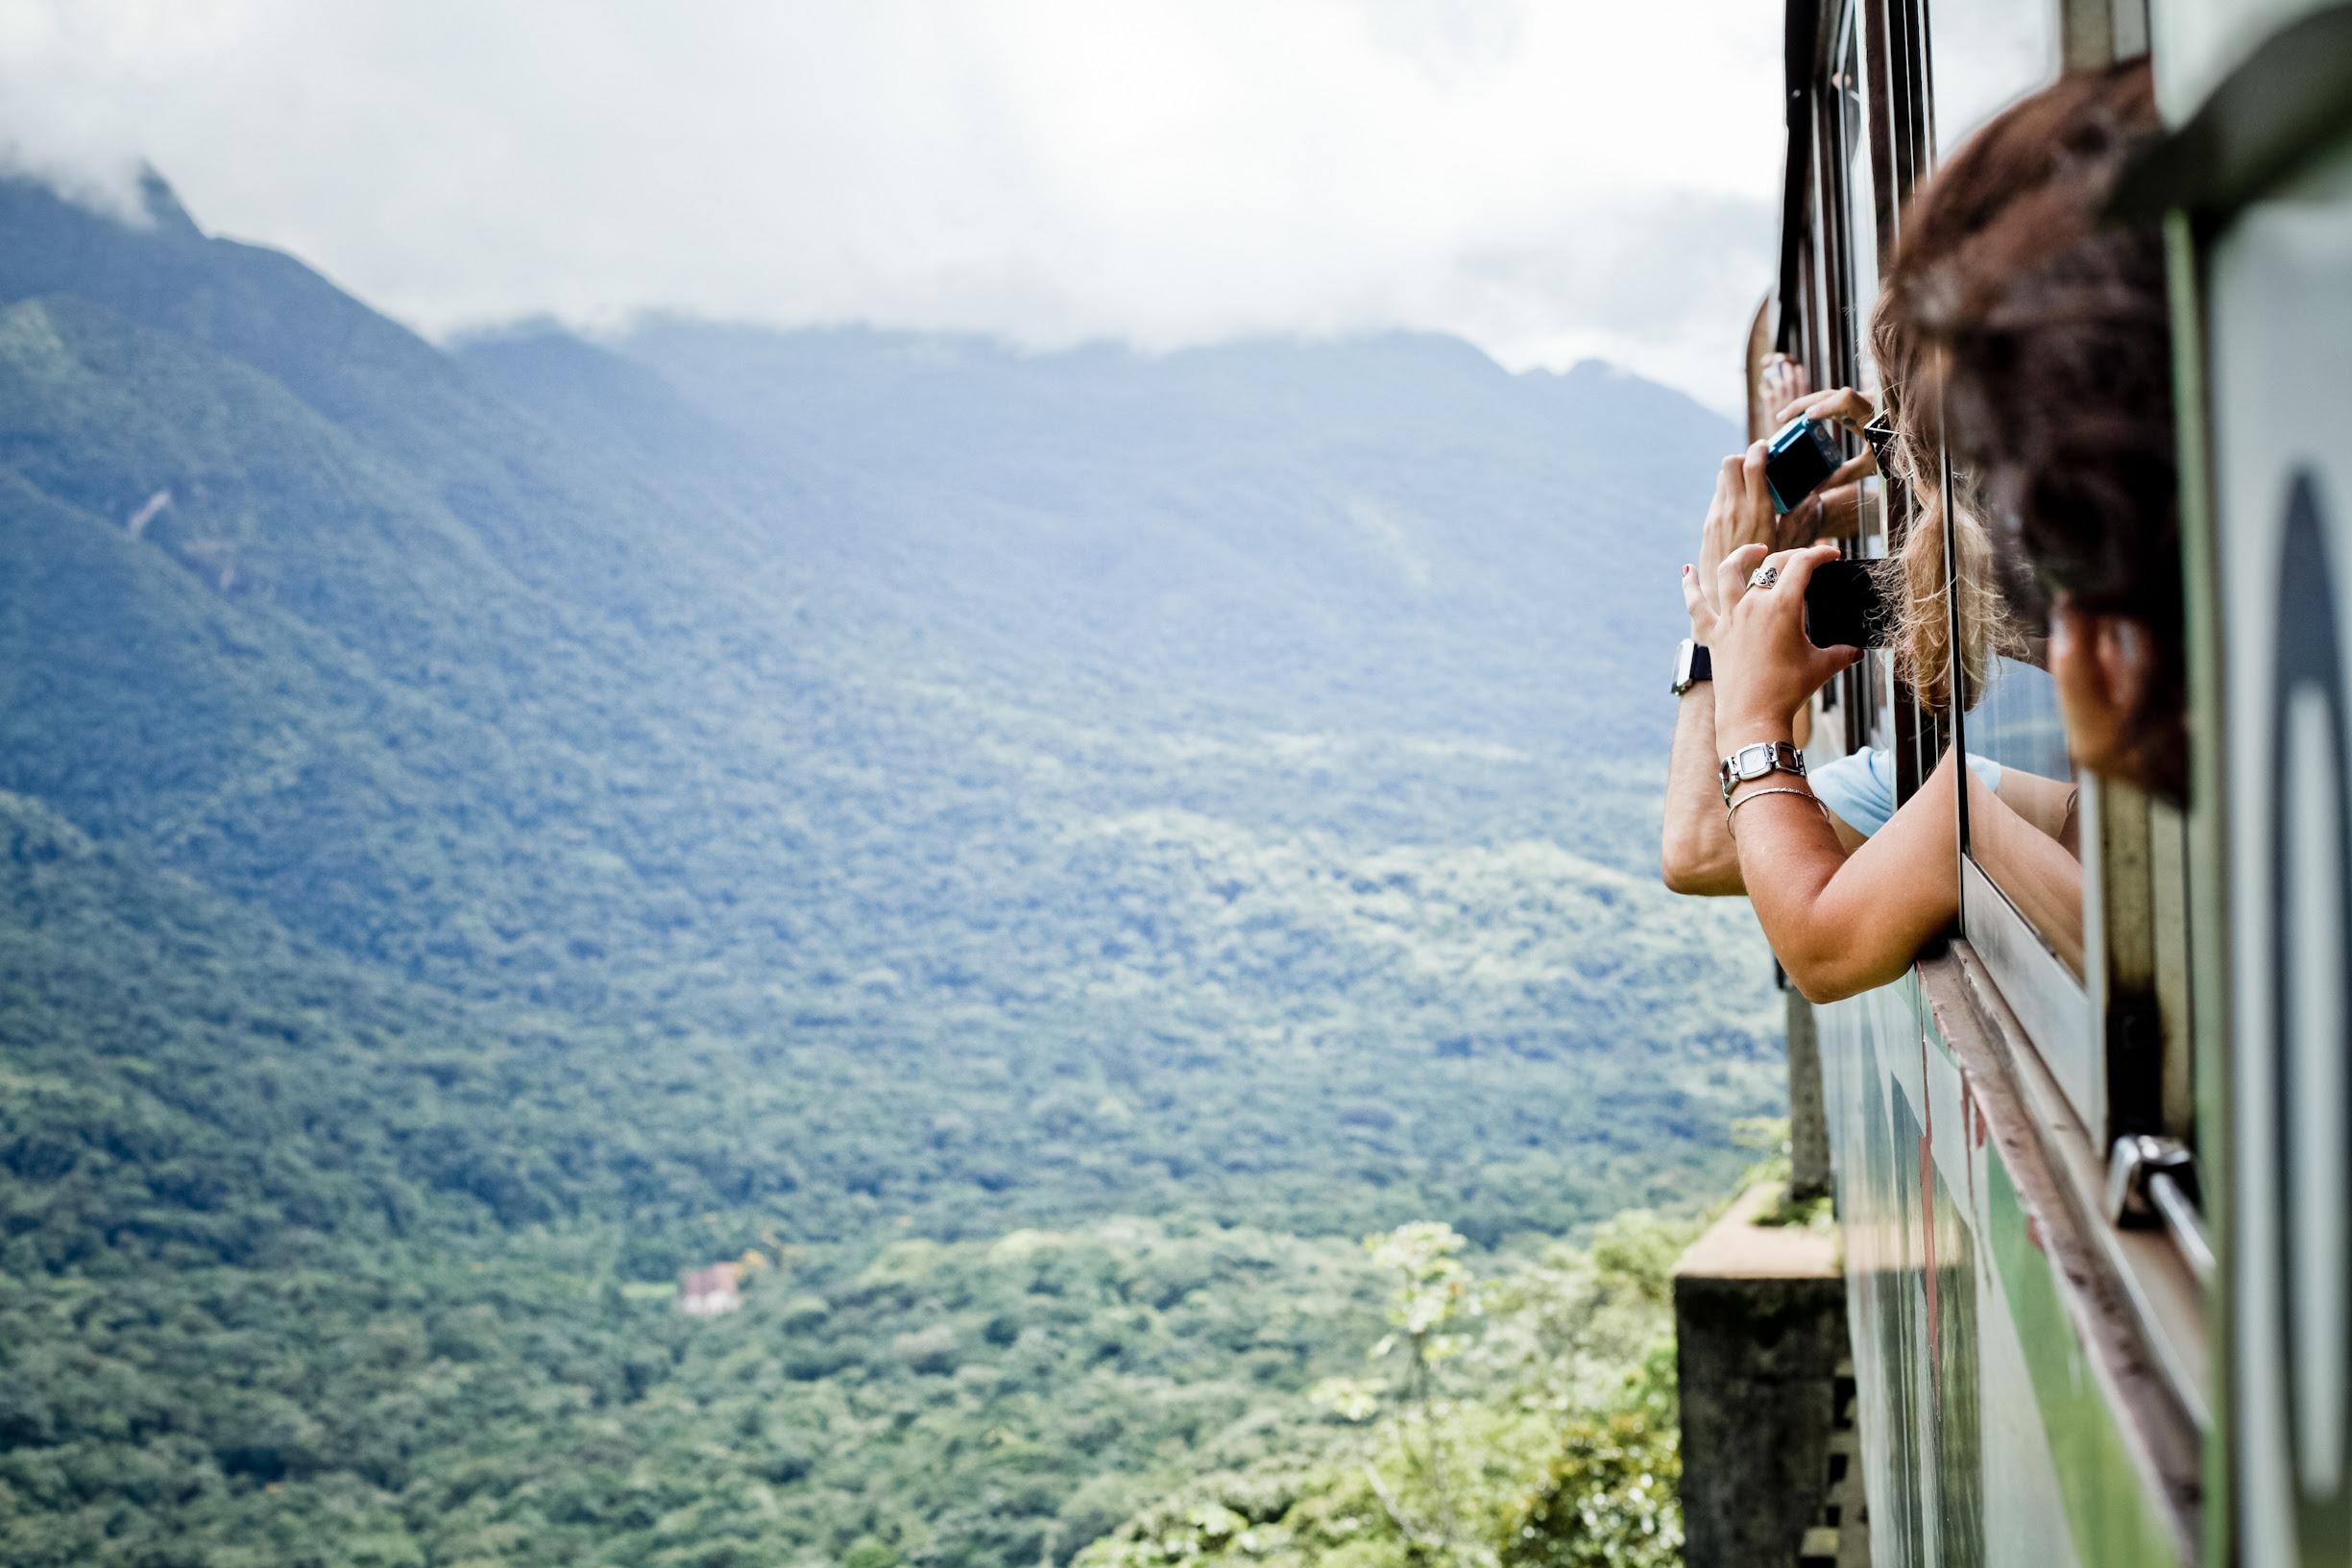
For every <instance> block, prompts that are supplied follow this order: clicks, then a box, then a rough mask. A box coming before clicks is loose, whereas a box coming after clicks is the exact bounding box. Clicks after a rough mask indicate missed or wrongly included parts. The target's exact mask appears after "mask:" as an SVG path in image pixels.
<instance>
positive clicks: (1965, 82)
mask: <svg viewBox="0 0 2352 1568" xmlns="http://www.w3.org/2000/svg"><path fill="white" fill-rule="evenodd" d="M1928 49H1929V51H1930V58H1931V60H1933V65H1932V67H1931V69H1932V70H1933V71H1934V73H1935V140H1936V157H1938V158H1941V157H1944V155H1946V154H1947V153H1949V152H1951V151H1952V149H1953V148H1954V147H1957V146H1959V145H1960V143H1962V142H1963V141H1966V140H1967V139H1968V133H1970V132H1972V131H1974V130H1976V128H1977V127H1978V126H1980V125H1982V124H1984V122H1985V121H1987V120H1989V119H1991V118H1992V117H1993V116H1994V115H1995V114H1997V113H1999V112H2000V110H2001V109H2006V108H2007V107H2008V106H2009V105H2011V104H2013V103H2015V102H2016V101H2017V100H2018V99H2020V98H2023V97H2024V96H2025V94H2027V93H2029V92H2031V91H2033V90H2034V89H2035V88H2037V87H2046V86H2048V85H2049V84H2050V83H2052V82H2055V81H2057V80H2058V6H2057V0H1966V3H1962V0H1930V4H1929V7H1928Z"/></svg>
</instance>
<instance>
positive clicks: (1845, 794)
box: [1806, 746, 2000, 838]
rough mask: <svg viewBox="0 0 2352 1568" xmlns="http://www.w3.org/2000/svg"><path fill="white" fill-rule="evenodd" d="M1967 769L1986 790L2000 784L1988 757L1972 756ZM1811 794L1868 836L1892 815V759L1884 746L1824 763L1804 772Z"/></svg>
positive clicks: (1996, 766) (1996, 769) (1995, 764)
mask: <svg viewBox="0 0 2352 1568" xmlns="http://www.w3.org/2000/svg"><path fill="white" fill-rule="evenodd" d="M1968 767H1969V771H1970V772H1972V773H1974V774H1975V775H1976V777H1977V778H1979V779H1981V780H1983V781H1984V787H1985V788H1987V789H1999V788H2000V763H1999V762H1996V761H1994V760H1992V759H1991V758H1989V757H1977V756H1974V755H1971V756H1970V758H1969V760H1968ZM1806 780H1807V781H1808V782H1810V783H1811V784H1812V786H1813V793H1814V794H1816V795H1818V796H1820V797H1821V804H1822V805H1824V806H1826V807H1828V808H1830V810H1831V813H1832V814H1833V815H1835V816H1836V818H1837V820H1838V821H1840V822H1843V823H1844V824H1845V825H1846V826H1847V827H1849V828H1852V829H1853V830H1854V831H1855V832H1857V833H1860V834H1861V835H1862V836H1863V837H1864V838H1868V837H1870V836H1871V835H1872V834H1873V833H1876V832H1878V831H1879V829H1880V828H1883V827H1885V826H1886V824H1887V820H1888V819H1889V818H1890V817H1892V816H1893V815H1894V814H1895V758H1894V754H1893V753H1891V752H1889V751H1888V750H1887V749H1886V748H1885V747H1883V746H1874V747H1871V748H1870V749H1868V750H1866V751H1857V752H1850V753H1848V754H1847V755H1846V756H1844V757H1840V758H1839V759H1837V760H1835V761H1833V762H1824V763H1822V764H1821V766H1820V767H1818V768H1815V769H1813V770H1812V771H1810V772H1808V773H1807V774H1806Z"/></svg>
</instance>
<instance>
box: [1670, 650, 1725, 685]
mask: <svg viewBox="0 0 2352 1568" xmlns="http://www.w3.org/2000/svg"><path fill="white" fill-rule="evenodd" d="M1714 678H1715V663H1714V661H1713V660H1712V659H1711V658H1709V656H1708V652H1707V644H1706V643H1704V642H1701V641H1699V640H1697V639H1694V638H1687V637H1686V638H1685V639H1683V645H1682V646H1681V647H1679V648H1677V649H1676V650H1675V652H1674V685H1673V686H1672V688H1669V689H1671V690H1672V691H1673V693H1674V694H1675V695H1676V696H1678V697H1679V696H1681V695H1682V694H1683V693H1684V692H1685V691H1687V690H1689V689H1690V688H1692V687H1694V686H1697V685H1698V684H1699V683H1700V682H1701V681H1711V680H1713V679H1714Z"/></svg>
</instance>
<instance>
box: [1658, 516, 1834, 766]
mask: <svg viewBox="0 0 2352 1568" xmlns="http://www.w3.org/2000/svg"><path fill="white" fill-rule="evenodd" d="M1836 559H1837V546H1836V545H1834V544H1815V545H1812V546H1810V547H1808V548H1806V549H1802V550H1782V551H1780V552H1779V553H1777V554H1773V555H1769V556H1767V555H1766V553H1765V551H1764V548H1763V546H1762V545H1760V544H1743V545H1741V546H1740V547H1739V548H1738V549H1736V550H1734V551H1732V552H1731V553H1730V554H1728V555H1726V556H1725V557H1724V558H1723V562H1722V565H1721V566H1720V567H1717V568H1716V575H1715V592H1714V597H1713V599H1712V601H1711V602H1710V601H1709V598H1708V596H1707V595H1706V594H1705V593H1704V592H1702V591H1700V587H1699V583H1698V580H1697V579H1698V574H1697V573H1696V572H1695V571H1694V570H1692V569H1691V568H1690V567H1684V568H1683V603H1684V605H1685V607H1686V608H1687V609H1688V610H1689V611H1690V624H1691V630H1692V633H1693V635H1694V636H1696V637H1697V638H1698V639H1700V640H1701V641H1704V642H1705V643H1706V644H1707V645H1708V647H1709V650H1710V653H1711V655H1712V658H1713V662H1714V667H1715V745H1716V749H1717V750H1719V751H1723V752H1726V753H1729V752H1732V751H1734V750H1736V749H1738V748H1739V747H1741V746H1748V745H1754V744H1756V743H1758V742H1759V741H1765V742H1769V741H1774V740H1786V739H1789V738H1790V729H1789V719H1790V715H1791V714H1793V713H1794V712H1796V711H1797V710H1798V708H1800V707H1802V706H1803V705H1804V704H1805V702H1806V699H1808V698H1810V697H1811V696H1812V694H1813V693H1814V692H1815V691H1818V690H1819V689H1820V688H1821V686H1822V684H1823V683H1824V682H1826V681H1827V680H1829V678H1830V677H1831V676H1832V675H1835V674H1836V673H1837V672H1838V671H1840V670H1842V669H1846V668H1848V667H1850V666H1851V665H1853V664H1854V663H1855V661H1857V660H1859V659H1860V658H1861V657H1862V650H1861V649H1859V648H1855V647H1843V646H1841V647H1835V648H1816V647H1814V646H1813V645H1812V643H1811V642H1809V641H1807V640H1806V636H1805V586H1806V583H1808V582H1809V581H1811V580H1812V575H1813V568H1814V567H1818V566H1820V565H1821V564H1822V563H1823V562H1824V561H1834V560H1836ZM1764 566H1768V567H1775V568H1777V571H1778V573H1779V575H1778V578H1777V580H1776V581H1775V582H1774V583H1773V584H1772V586H1771V587H1769V588H1751V587H1749V586H1748V577H1749V575H1750V573H1752V572H1754V571H1756V570H1757V569H1758V567H1764ZM1718 607H1720V608H1718Z"/></svg>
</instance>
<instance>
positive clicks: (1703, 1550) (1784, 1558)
mask: <svg viewBox="0 0 2352 1568" xmlns="http://www.w3.org/2000/svg"><path fill="white" fill-rule="evenodd" d="M1781 1195H1782V1187H1781V1184H1780V1183H1778V1182H1769V1183H1763V1184H1759V1185H1758V1186H1756V1187H1752V1188H1750V1189H1749V1190H1748V1191H1747V1192H1745V1193H1743V1194H1740V1197H1739V1201H1738V1202H1736V1203H1734V1204H1733V1205H1732V1208H1731V1211H1730V1212H1729V1213H1728V1214H1726V1215H1725V1216H1724V1217H1723V1218H1721V1219H1719V1220H1717V1221H1716V1222H1715V1223H1714V1224H1713V1225H1712V1226H1711V1227H1709V1230H1708V1232H1707V1234H1706V1235H1704V1236H1702V1237H1700V1238H1699V1240H1698V1241H1697V1242H1695V1243H1693V1244H1692V1246H1691V1248H1690V1250H1689V1251H1687V1252H1685V1253H1684V1254H1683V1257H1682V1261H1681V1262H1680V1263H1679V1264H1677V1265H1676V1266H1675V1271H1674V1333H1675V1343H1676V1358H1675V1360H1676V1367H1677V1374H1676V1381H1677V1383H1678V1385H1679V1386H1680V1388H1681V1393H1682V1405H1683V1484H1682V1497H1683V1529H1684V1533H1685V1546H1684V1561H1685V1563H1686V1564H1688V1568H1750V1565H1752V1564H1760V1563H1793V1562H1795V1561H1796V1559H1797V1555H1798V1551H1799V1548H1800V1547H1801V1545H1802V1544H1803V1542H1804V1540H1805V1534H1806V1529H1807V1528H1808V1527H1809V1526H1811V1525H1812V1524H1813V1523H1814V1516H1815V1514H1816V1512H1817V1510H1818V1509H1819V1508H1820V1507H1821V1504H1822V1498H1823V1494H1824V1492H1825V1491H1826V1490H1827V1487H1828V1484H1829V1476H1830V1463H1829V1454H1830V1437H1831V1426H1832V1423H1833V1421H1834V1419H1835V1413H1836V1401H1835V1386H1836V1375H1837V1368H1838V1365H1839V1363H1841V1362H1843V1361H1844V1360H1845V1359H1846V1357H1847V1355H1848V1350H1847V1344H1846V1282H1845V1277H1844V1275H1843V1273H1842V1272H1841V1271H1840V1268H1839V1263H1838V1247H1837V1237H1836V1235H1835V1233H1833V1232H1827V1231H1818V1230H1813V1229H1810V1228H1807V1227H1805V1226H1799V1225H1758V1224H1757V1223H1756V1219H1757V1217H1758V1216H1759V1215H1762V1214H1766V1213H1768V1212H1770V1211H1771V1210H1772V1208H1773V1207H1774V1206H1776V1205H1777V1204H1778V1203H1779V1202H1780V1200H1781Z"/></svg>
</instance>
